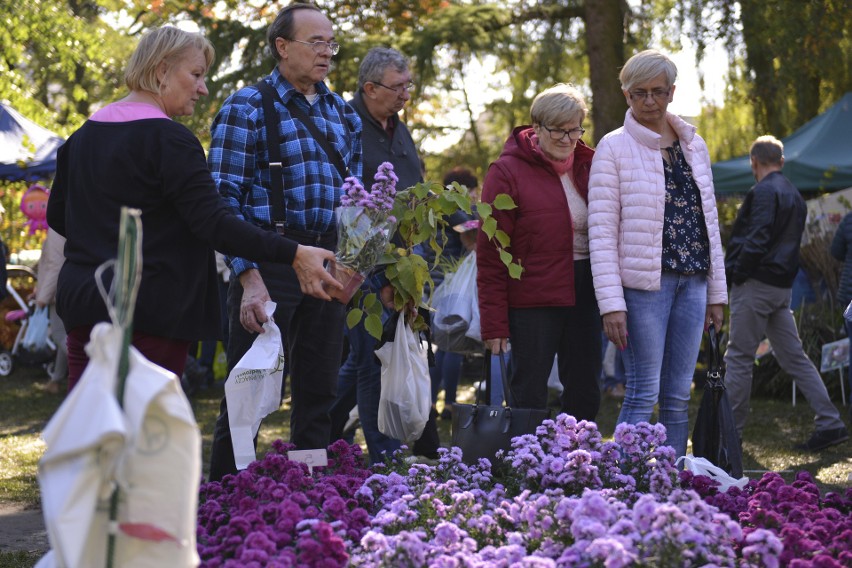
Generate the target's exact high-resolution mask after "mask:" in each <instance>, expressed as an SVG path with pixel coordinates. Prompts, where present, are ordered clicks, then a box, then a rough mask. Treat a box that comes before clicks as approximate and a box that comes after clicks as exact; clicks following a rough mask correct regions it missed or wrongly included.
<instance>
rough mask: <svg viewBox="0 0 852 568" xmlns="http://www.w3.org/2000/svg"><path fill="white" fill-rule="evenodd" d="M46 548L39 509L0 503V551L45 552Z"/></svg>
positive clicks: (45, 537) (42, 519)
mask: <svg viewBox="0 0 852 568" xmlns="http://www.w3.org/2000/svg"><path fill="white" fill-rule="evenodd" d="M48 548H50V545H48V543H47V532H46V531H45V529H44V517H42V514H41V509H25V508H24V506H23V505H20V504H17V503H0V552H12V551H16V550H25V551H27V552H46V551H47V550H48Z"/></svg>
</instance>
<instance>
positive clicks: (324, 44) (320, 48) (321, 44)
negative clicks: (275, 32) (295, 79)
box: [284, 38, 340, 55]
mask: <svg viewBox="0 0 852 568" xmlns="http://www.w3.org/2000/svg"><path fill="white" fill-rule="evenodd" d="M284 39H286V40H287V41H295V42H296V43H303V44H305V45H309V46H311V51H313V52H314V53H316V54H317V55H319V54H321V53H322V52H324V51H325V50H326V49H328V50H330V51H331V54H332V55H337V54H338V52H340V44H339V43H337V42H336V41H322V40H317V41H302V40H300V39H288V38H284Z"/></svg>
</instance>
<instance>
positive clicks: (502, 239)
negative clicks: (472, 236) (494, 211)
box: [494, 229, 511, 248]
mask: <svg viewBox="0 0 852 568" xmlns="http://www.w3.org/2000/svg"><path fill="white" fill-rule="evenodd" d="M494 238H495V239H497V242H498V243H500V246H501V247H503V248H509V244H510V243H511V239H510V238H509V235H507V234H506V232H505V231H501V230H500V229H497V231H495V232H494Z"/></svg>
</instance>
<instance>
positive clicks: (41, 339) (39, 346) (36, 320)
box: [21, 306, 50, 355]
mask: <svg viewBox="0 0 852 568" xmlns="http://www.w3.org/2000/svg"><path fill="white" fill-rule="evenodd" d="M47 310H48V308H47V306H42V307H40V308H36V309H35V311H33V313H32V315H30V316H29V317H28V318H27V330H26V331H25V332H24V338H23V340H22V341H21V347H22V348H23V349H24V350H25V351H27V352H29V353H32V354H34V355H37V354H38V355H40V354H46V353H48V352H50V347H49V346H48V344H47V337H48V326H49V325H50V316H49V314H48V311H47Z"/></svg>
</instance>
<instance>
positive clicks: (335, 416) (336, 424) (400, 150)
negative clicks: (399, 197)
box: [330, 47, 437, 463]
mask: <svg viewBox="0 0 852 568" xmlns="http://www.w3.org/2000/svg"><path fill="white" fill-rule="evenodd" d="M413 88H414V83H412V81H411V71H410V70H409V66H408V60H407V59H406V58H405V56H404V55H402V54H401V53H400V52H398V51H397V50H395V49H391V48H388V47H374V48H373V49H371V50H370V51H368V52H367V55H365V56H364V59H363V61H361V67H360V69H359V71H358V92H357V93H355V95H354V96H353V97H352V100H350V101H349V105H350V106H351V107H352V108H353V109H355V112H357V113H358V115H359V116H360V117H361V122H362V125H363V130H362V133H361V143H362V147H363V162H364V177H363V178H362V180H363V182H364V186H365V187H368V188H369V187H370V185H371V184H372V183H373V176H374V175H375V174H376V171H377V170H378V169H379V165H381V164H382V163H383V162H390V163H391V164H393V168H394V172H395V173H396V175H397V176H398V177H399V181H398V182H397V187H398V188H400V189H403V188H407V187H410V186H412V185H414V184H416V183H418V182H420V181H422V180H423V176H422V173H421V171H422V170H421V165H420V157H419V156H418V154H417V147H416V146H415V144H414V140H413V139H412V138H411V133H409V131H408V128H407V127H406V126H405V124H404V123H403V122H402V121H401V120H400V119H399V111H401V110H402V108H403V107H404V106H405V103H407V102H408V101H409V100H410V99H411V90H412V89H413ZM362 289H363V290H364V291H365V292H367V293H369V292H373V293H376V294H378V295H379V297H380V298H381V300H382V303H383V304H384V305H385V312H384V315H383V321H384V320H386V319H387V318H388V317H389V316H390V315H391V313H392V309H393V289H392V288H391V286H390V285H389V283H388V280H387V278H385V274H384V270H382V269H381V268H379V269H377V270H376V271H374V273H373V274H372V275H371V276H370V278H368V279H367V281H366V282H365V283H364V284H363V285H362ZM345 332H346V333H347V334H348V337H349V354H348V355H347V358H346V361H345V362H344V363H343V366H342V367H341V368H340V372H339V374H338V383H337V390H338V396H337V400H336V401H335V403H334V405H333V406H332V409H331V412H330V414H331V421H332V438H334V437H336V436H341V435H342V432H343V428H344V425H345V423H346V421H347V418H348V417H349V411H350V409H351V408H352V407H353V406H355V404H356V402H357V406H358V417H359V419H360V421H361V428H362V430H363V431H364V440H365V441H366V442H367V450H368V451H369V454H370V461H371V462H372V463H382V461H383V459H384V457H383V454H388V455H390V454H392V453H393V452H394V451H396V450H398V449H399V448H400V446H401V442H400V441H399V440H394V439H393V438H389V437H388V436H385V435H384V434H382V433H381V432H379V427H378V412H379V395H380V391H381V367H380V365H379V364H378V362H377V361H376V358H375V355H374V351H375V349H376V339H375V338H374V337H373V336H371V335H370V334H369V333H368V332H367V330H366V329H365V328H364V323H363V322H361V323H359V324H358V325H356V326H355V327H353V328H352V329H347V330H345ZM428 427H429V426H427V428H428ZM431 427H432V428H433V429H434V428H435V425H434V422H433V423H432V424H431ZM435 435H436V437H437V431H436V432H435ZM413 451H414V452H415V453H418V444H414V448H413ZM428 453H430V454H433V453H434V456H432V455H430V456H429V457H436V456H437V447H435V448H434V450H430V451H429V452H428Z"/></svg>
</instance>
